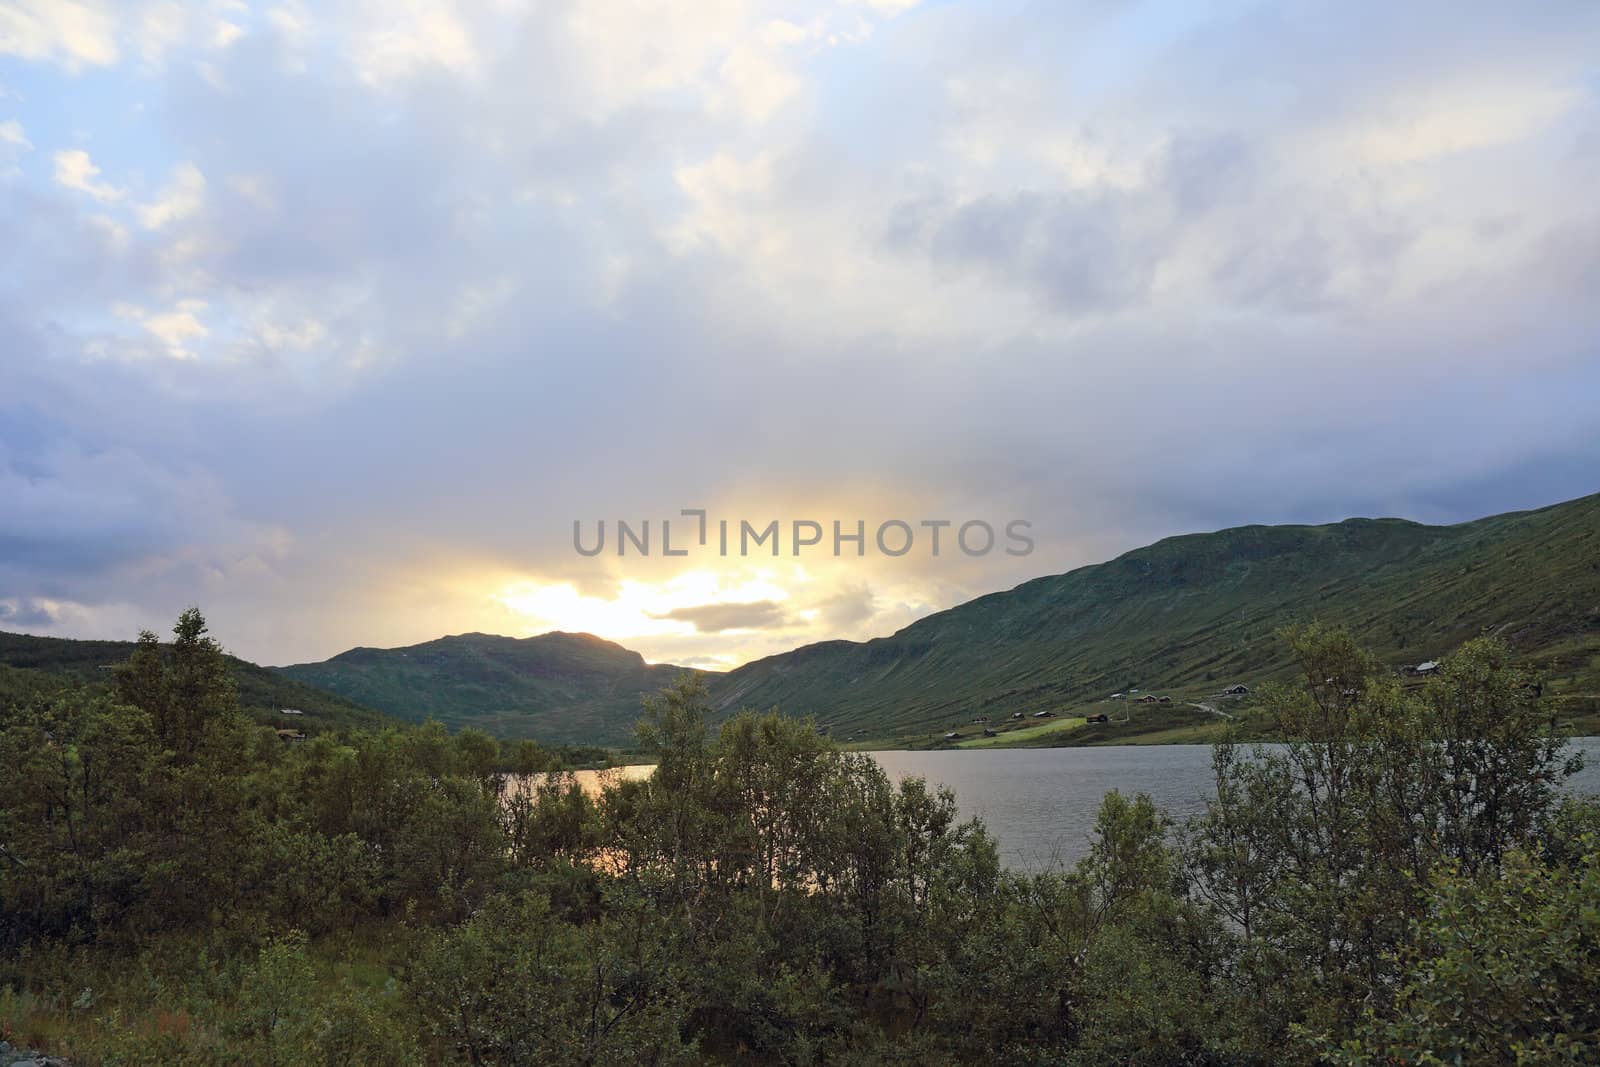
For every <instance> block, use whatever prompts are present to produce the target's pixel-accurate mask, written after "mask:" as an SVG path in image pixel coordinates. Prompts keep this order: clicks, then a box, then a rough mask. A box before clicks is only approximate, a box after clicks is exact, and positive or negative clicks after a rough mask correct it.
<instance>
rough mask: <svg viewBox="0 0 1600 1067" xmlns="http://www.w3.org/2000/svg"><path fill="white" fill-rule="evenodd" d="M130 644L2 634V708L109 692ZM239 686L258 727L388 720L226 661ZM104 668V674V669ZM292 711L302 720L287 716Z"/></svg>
mask: <svg viewBox="0 0 1600 1067" xmlns="http://www.w3.org/2000/svg"><path fill="white" fill-rule="evenodd" d="M133 649H134V643H133V642H132V641H77V640H71V639H68V638H64V637H34V636H32V635H30V634H14V633H0V703H3V702H6V701H11V700H17V699H27V698H29V697H32V696H35V695H43V694H49V693H54V692H59V691H61V690H64V689H71V688H79V687H83V686H89V687H97V686H105V687H107V688H109V686H110V683H111V671H110V670H109V669H108V668H110V667H112V666H114V665H115V664H118V663H121V662H123V661H124V660H126V659H127V658H128V657H129V656H130V655H131V654H132V653H133ZM227 660H228V665H229V666H230V667H231V668H232V669H233V677H234V681H235V682H236V683H237V684H238V686H239V706H240V708H241V709H242V710H243V711H245V712H246V713H247V714H249V715H250V716H251V717H252V718H255V719H257V720H259V721H262V722H271V723H273V724H274V725H279V726H293V727H297V728H300V729H304V730H306V731H307V732H308V733H315V732H317V731H319V730H323V729H348V728H350V727H368V728H371V727H379V726H382V725H383V724H384V723H385V722H386V721H387V716H385V715H384V714H383V712H381V711H377V710H375V709H374V708H372V707H369V706H367V705H364V704H361V703H359V702H357V701H354V700H351V699H349V698H347V697H343V696H340V695H338V694H337V693H330V692H328V691H326V690H323V689H318V688H316V687H315V686H311V685H306V684H305V683H303V682H299V681H296V680H295V679H293V678H289V677H286V676H284V675H282V674H280V673H278V672H277V671H274V670H271V669H270V668H267V667H262V666H258V665H257V664H254V663H250V662H249V661H247V660H242V659H239V658H238V657H236V656H229V657H227ZM102 668H107V669H102ZM285 708H292V709H295V710H297V711H301V712H304V714H303V715H295V716H286V715H283V714H282V712H283V709H285Z"/></svg>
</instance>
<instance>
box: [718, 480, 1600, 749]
mask: <svg viewBox="0 0 1600 1067" xmlns="http://www.w3.org/2000/svg"><path fill="white" fill-rule="evenodd" d="M1311 619H1321V620H1325V621H1328V622H1333V623H1342V624H1345V625H1348V626H1349V627H1350V628H1351V629H1352V630H1353V631H1354V632H1355V633H1356V635H1357V636H1358V637H1359V638H1360V639H1361V640H1362V641H1364V642H1365V643H1366V644H1367V645H1368V646H1369V647H1371V648H1372V649H1373V650H1374V651H1375V652H1377V653H1378V654H1379V655H1380V656H1382V657H1384V658H1385V659H1387V660H1389V661H1390V662H1392V663H1394V664H1397V665H1398V664H1402V663H1416V662H1418V661H1421V660H1424V659H1429V658H1433V657H1435V656H1438V655H1441V654H1443V653H1446V652H1448V651H1450V650H1451V649H1453V648H1455V647H1456V646H1458V645H1459V644H1460V643H1461V642H1462V641H1464V640H1466V639H1468V638H1470V637H1474V636H1477V635H1478V634H1480V633H1485V632H1487V633H1493V634H1496V635H1498V636H1499V637H1501V638H1502V639H1504V640H1506V641H1507V642H1509V643H1510V644H1511V645H1512V646H1513V647H1515V648H1517V649H1519V650H1521V651H1523V652H1524V653H1526V654H1527V655H1528V656H1529V658H1530V659H1531V660H1533V661H1534V662H1535V663H1537V664H1539V665H1540V666H1542V667H1544V668H1545V669H1546V670H1547V671H1548V672H1549V673H1550V675H1551V677H1552V678H1553V679H1554V681H1555V685H1554V686H1553V690H1554V692H1555V693H1557V694H1558V696H1560V697H1562V698H1564V699H1565V700H1566V701H1567V703H1568V705H1569V707H1568V710H1569V711H1571V712H1573V713H1574V714H1578V715H1587V714H1592V713H1593V711H1594V710H1595V709H1594V706H1593V705H1594V698H1593V694H1594V692H1595V690H1596V689H1597V688H1600V495H1595V496H1589V497H1585V498H1582V499H1579V500H1573V501H1569V502H1567V503H1564V504H1558V505H1555V506H1553V507H1548V508H1543V509H1540V510H1538V511H1531V512H1521V513H1514V514H1507V515H1498V516H1495V517H1492V518H1487V519H1481V520H1478V521H1475V522H1468V523H1462V524H1459V525H1455V526H1426V525H1423V524H1420V523H1415V522H1408V521H1404V520H1399V519H1350V520H1347V521H1344V522H1340V523H1335V524H1331V525H1326V526H1245V527H1239V528H1236V529H1229V530H1222V531H1220V532H1217V533H1209V534H1191V535H1185V536H1181V537H1172V538H1168V539H1166V540H1163V541H1160V542H1157V543H1156V544H1154V545H1150V546H1149V547H1146V548H1141V549H1137V550H1135V551H1132V552H1129V553H1127V554H1125V555H1123V556H1120V557H1118V558H1117V559H1114V560H1112V561H1110V562H1108V563H1103V564H1097V565H1094V566H1088V567H1082V568H1079V569H1077V570H1074V571H1071V572H1069V573H1066V574H1061V575H1056V576H1052V577H1047V578H1039V579H1036V580H1034V581H1031V582H1027V583H1025V584H1023V585H1020V586H1018V587H1017V588H1015V589H1012V590H1010V591H1008V592H1003V593H995V594H992V595H990V596H985V597H981V598H979V599H977V600H973V601H971V602H969V603H966V604H963V605H961V606H959V607H956V608H952V609H950V610H948V611H943V612H940V613H938V614H936V615H931V616H929V617H927V618H925V619H922V620H919V621H918V622H916V623H914V624H912V625H911V626H908V627H906V628H905V629H903V630H901V631H899V632H898V633H896V634H894V635H893V636H890V637H884V638H879V639H876V640H871V641H866V642H859V643H858V642H849V641H830V642H825V643H822V644H817V645H810V646H806V647H804V648H800V649H796V650H795V651H793V652H789V653H785V654H782V655H778V656H771V657H768V658H766V659H762V660H758V661H756V662H754V663H750V664H747V665H745V666H743V667H741V668H739V669H737V670H734V671H732V672H730V673H728V674H727V675H723V676H721V677H719V678H718V679H717V681H716V683H715V688H714V695H715V698H716V700H717V703H718V705H719V707H721V708H722V709H724V710H732V709H734V708H738V707H755V708H770V707H778V708H781V709H782V710H784V711H785V712H788V713H790V714H796V715H803V714H812V715H816V716H817V717H818V718H819V719H820V720H822V721H824V722H827V723H831V724H832V725H833V728H834V731H835V734H836V736H846V737H848V736H850V735H859V736H861V737H864V738H875V739H887V740H893V739H897V738H902V737H908V736H914V735H925V734H927V733H928V732H929V731H933V730H938V729H942V728H944V727H946V726H953V725H955V724H957V723H961V722H967V721H970V719H971V718H972V717H973V716H975V715H988V716H991V717H994V716H997V715H1010V714H1012V713H1015V712H1018V711H1021V712H1032V711H1034V710H1039V709H1046V708H1058V707H1062V706H1072V705H1081V704H1083V703H1085V702H1088V701H1091V700H1095V699H1099V698H1103V697H1104V696H1106V695H1107V694H1109V693H1111V692H1112V691H1114V690H1126V689H1129V688H1131V687H1141V688H1143V689H1145V690H1151V689H1156V688H1162V689H1175V688H1184V687H1187V688H1188V689H1189V690H1190V691H1192V692H1194V693H1197V694H1198V693H1203V692H1206V691H1208V690H1212V691H1214V689H1216V688H1220V687H1221V686H1222V685H1224V684H1226V683H1231V682H1241V681H1242V682H1251V683H1253V682H1257V681H1260V680H1263V679H1268V678H1280V677H1286V676H1287V675H1288V674H1289V672H1290V670H1291V667H1290V664H1289V663H1288V661H1287V659H1286V656H1285V648H1284V645H1283V643H1282V641H1280V640H1279V639H1278V638H1277V637H1276V636H1275V633H1276V631H1277V630H1278V629H1279V628H1281V627H1282V626H1284V625H1286V624H1289V623H1293V622H1301V621H1308V620H1311Z"/></svg>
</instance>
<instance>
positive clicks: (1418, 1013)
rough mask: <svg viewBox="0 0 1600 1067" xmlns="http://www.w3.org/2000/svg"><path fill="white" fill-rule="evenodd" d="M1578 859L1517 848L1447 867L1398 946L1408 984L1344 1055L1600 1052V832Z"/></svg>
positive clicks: (1423, 1060) (1548, 1059) (1520, 1057)
mask: <svg viewBox="0 0 1600 1067" xmlns="http://www.w3.org/2000/svg"><path fill="white" fill-rule="evenodd" d="M1575 844H1576V845H1577V851H1578V853H1579V856H1580V858H1579V860H1578V862H1577V864H1576V865H1575V866H1566V865H1560V864H1556V865H1548V864H1542V863H1539V862H1537V861H1536V860H1535V859H1533V858H1532V857H1530V856H1528V855H1526V854H1524V853H1519V852H1513V853H1510V854H1508V855H1507V856H1506V862H1505V863H1504V865H1503V866H1502V867H1501V868H1500V869H1498V870H1494V871H1482V872H1480V873H1478V874H1477V875H1469V874H1466V873H1464V872H1462V871H1461V870H1459V869H1458V868H1451V869H1448V870H1445V871H1441V872H1440V873H1439V874H1438V875H1437V876H1436V877H1435V879H1434V882H1433V885H1432V886H1431V887H1430V892H1429V897H1428V906H1427V910H1426V912H1425V914H1424V915H1423V916H1422V918H1421V919H1419V920H1418V921H1417V923H1416V928H1415V930H1414V931H1413V936H1412V939H1411V942H1410V943H1409V944H1408V945H1407V946H1406V947H1405V949H1404V950H1403V952H1402V953H1401V954H1400V958H1399V962H1400V963H1401V965H1402V967H1403V969H1402V971H1401V982H1402V984H1401V986H1400V989H1399V991H1398V992H1397V993H1396V994H1395V996H1394V998H1393V1001H1392V1003H1390V1004H1388V1005H1386V1006H1384V1007H1383V1008H1382V1009H1378V1010H1371V1011H1369V1012H1368V1013H1367V1014H1366V1016H1365V1017H1364V1018H1363V1019H1362V1022H1361V1025H1360V1027H1359V1033H1358V1036H1357V1037H1355V1038H1354V1039H1352V1040H1349V1041H1347V1042H1344V1043H1343V1044H1342V1046H1341V1047H1339V1048H1338V1049H1337V1050H1332V1051H1330V1055H1329V1058H1330V1060H1332V1061H1333V1062H1335V1063H1342V1064H1351V1065H1357V1064H1382V1063H1394V1062H1403V1063H1417V1064H1449V1063H1540V1064H1556V1063H1566V1064H1583V1063H1594V1062H1596V1061H1597V1060H1600V839H1597V838H1596V837H1595V836H1593V835H1592V834H1586V835H1584V837H1583V838H1581V839H1580V840H1579V841H1578V842H1575Z"/></svg>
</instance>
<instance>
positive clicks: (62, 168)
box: [55, 148, 128, 201]
mask: <svg viewBox="0 0 1600 1067" xmlns="http://www.w3.org/2000/svg"><path fill="white" fill-rule="evenodd" d="M55 163H56V174H55V179H56V184H57V185H63V186H65V187H66V188H68V189H76V190H77V191H78V192H80V193H88V194H89V195H90V196H92V197H94V198H95V199H96V200H102V201H112V200H121V199H122V198H123V197H125V196H127V195H128V191H127V190H126V189H119V188H118V187H116V186H115V185H112V184H111V183H110V182H97V181H95V178H96V177H98V176H99V174H100V168H99V167H97V166H95V165H94V162H93V161H92V160H90V159H89V153H88V152H85V151H84V150H83V149H81V148H66V149H62V150H61V151H59V152H57V153H56V154H55Z"/></svg>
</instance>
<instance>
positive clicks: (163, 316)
mask: <svg viewBox="0 0 1600 1067" xmlns="http://www.w3.org/2000/svg"><path fill="white" fill-rule="evenodd" d="M208 306H209V305H208V304H207V302H206V301H204V300H192V299H191V300H180V301H178V302H177V303H176V304H175V305H173V307H172V309H171V310H170V311H161V312H156V313H154V314H152V313H150V312H148V311H146V310H145V309H144V308H142V307H140V306H138V305H137V304H130V303H125V302H118V303H116V304H113V305H112V308H111V313H112V314H113V315H115V316H116V317H117V318H119V319H132V320H133V321H135V322H137V323H139V325H140V326H142V327H143V328H144V331H145V332H146V333H148V334H149V335H150V336H152V337H154V338H155V339H156V340H158V341H160V342H161V344H162V349H163V351H164V352H165V353H166V354H167V355H168V356H170V357H172V358H173V359H181V360H188V359H193V358H194V357H195V353H194V352H193V351H192V350H191V349H189V348H188V347H186V346H187V343H188V342H189V341H192V340H197V339H199V338H203V337H209V336H210V335H211V331H210V330H209V329H207V328H206V325H205V323H203V322H201V321H200V318H199V316H200V313H201V312H203V311H205V310H206V308H207V307H208Z"/></svg>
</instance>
